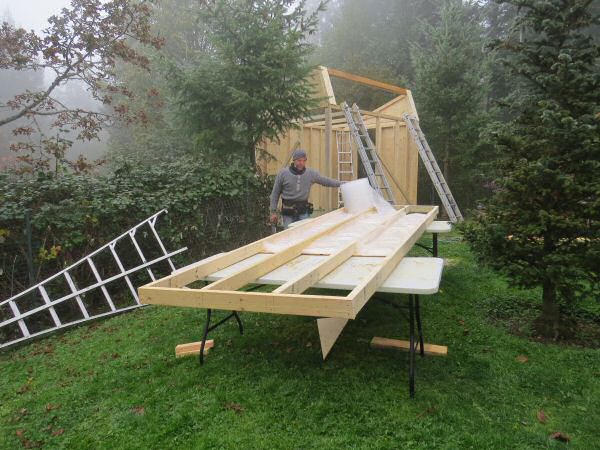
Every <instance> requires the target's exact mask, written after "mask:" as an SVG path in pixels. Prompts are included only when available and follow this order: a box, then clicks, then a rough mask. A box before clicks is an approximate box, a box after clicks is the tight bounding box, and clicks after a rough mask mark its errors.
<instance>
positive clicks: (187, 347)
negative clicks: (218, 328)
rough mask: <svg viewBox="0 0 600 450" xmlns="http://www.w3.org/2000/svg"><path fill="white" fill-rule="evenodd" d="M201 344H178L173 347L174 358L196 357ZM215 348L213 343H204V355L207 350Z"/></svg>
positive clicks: (210, 340) (211, 341) (210, 341)
mask: <svg viewBox="0 0 600 450" xmlns="http://www.w3.org/2000/svg"><path fill="white" fill-rule="evenodd" d="M201 344H202V342H189V343H187V344H179V345H177V346H175V358H181V357H183V356H197V355H199V354H200V346H201ZM214 346H215V341H214V340H213V339H209V340H207V341H206V343H205V346H204V354H205V355H206V354H207V353H208V350H210V349H211V348H213V347H214Z"/></svg>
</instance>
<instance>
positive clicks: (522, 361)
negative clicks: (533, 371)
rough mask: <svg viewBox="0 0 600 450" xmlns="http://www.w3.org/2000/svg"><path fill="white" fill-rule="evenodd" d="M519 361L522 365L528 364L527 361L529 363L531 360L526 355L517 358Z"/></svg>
mask: <svg viewBox="0 0 600 450" xmlns="http://www.w3.org/2000/svg"><path fill="white" fill-rule="evenodd" d="M517 361H519V362H520V363H526V362H527V361H529V358H528V357H527V356H525V355H519V356H517Z"/></svg>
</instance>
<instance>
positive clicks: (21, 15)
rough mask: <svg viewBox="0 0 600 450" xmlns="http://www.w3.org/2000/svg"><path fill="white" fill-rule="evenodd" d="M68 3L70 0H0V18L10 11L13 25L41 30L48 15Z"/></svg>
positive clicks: (45, 23)
mask: <svg viewBox="0 0 600 450" xmlns="http://www.w3.org/2000/svg"><path fill="white" fill-rule="evenodd" d="M70 3H71V2H70V0H0V18H2V19H3V18H4V16H5V15H6V13H7V11H10V15H11V16H12V18H13V20H14V21H15V25H17V26H20V27H23V28H25V29H27V30H30V29H34V30H36V31H41V30H42V29H43V28H46V27H47V26H48V22H47V20H48V17H50V16H51V15H53V14H57V13H58V12H59V11H60V10H61V9H62V8H64V7H65V6H69V4H70Z"/></svg>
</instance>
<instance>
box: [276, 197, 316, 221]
mask: <svg viewBox="0 0 600 450" xmlns="http://www.w3.org/2000/svg"><path fill="white" fill-rule="evenodd" d="M312 212H313V204H312V203H309V202H307V201H297V200H285V199H282V202H281V214H282V215H284V216H290V217H298V216H300V215H301V214H312Z"/></svg>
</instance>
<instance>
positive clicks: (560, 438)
mask: <svg viewBox="0 0 600 450" xmlns="http://www.w3.org/2000/svg"><path fill="white" fill-rule="evenodd" d="M550 439H555V440H557V441H561V442H569V441H570V440H571V438H570V437H569V435H568V434H566V433H561V432H560V431H555V432H554V433H552V434H551V435H550Z"/></svg>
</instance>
